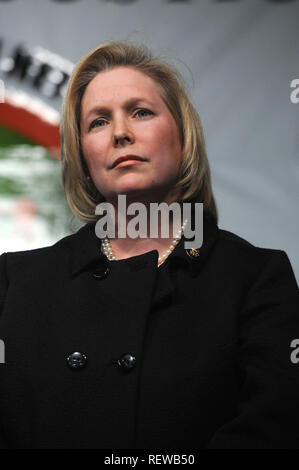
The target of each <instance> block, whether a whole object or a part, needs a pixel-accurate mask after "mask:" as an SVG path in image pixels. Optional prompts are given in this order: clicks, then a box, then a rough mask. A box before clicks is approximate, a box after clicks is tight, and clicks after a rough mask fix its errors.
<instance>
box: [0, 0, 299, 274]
mask: <svg viewBox="0 0 299 470" xmlns="http://www.w3.org/2000/svg"><path fill="white" fill-rule="evenodd" d="M298 19H299V1H297V0H281V1H278V0H275V1H274V0H272V1H271V0H60V1H58V0H39V1H38V2H37V1H36V0H26V1H24V0H0V254H1V253H2V252H4V251H19V250H26V249H32V248H38V247H42V246H48V245H51V244H53V243H55V242H56V241H57V240H59V239H60V238H62V237H63V236H65V235H69V234H71V233H74V232H75V231H76V230H78V228H80V226H82V225H83V223H82V222H80V221H79V220H78V219H76V218H75V217H73V215H72V214H71V212H70V210H69V209H68V207H67V204H66V201H65V197H64V192H63V187H62V183H61V168H60V162H59V112H60V106H61V100H62V97H63V94H64V91H65V86H66V83H67V81H68V78H69V76H70V73H71V71H72V68H73V66H74V64H75V63H76V62H77V61H78V60H79V59H80V58H81V57H82V56H83V55H84V54H86V53H87V52H88V51H89V50H91V49H92V48H94V47H96V46H97V45H98V44H100V43H101V42H105V41H109V40H127V39H128V40H131V41H136V42H142V43H145V44H147V45H148V46H150V48H151V49H152V50H153V52H154V53H158V54H162V55H164V56H165V57H166V58H167V59H168V60H169V62H171V63H172V64H173V65H175V66H176V67H177V68H178V69H179V70H180V71H181V72H182V74H183V75H184V77H185V79H186V82H187V87H188V91H189V94H190V96H191V99H192V102H193V103H194V105H195V107H196V109H197V110H198V112H199V115H200V117H201V120H202V124H203V128H204V132H205V138H206V144H207V151H208V157H209V161H210V165H211V172H212V183H213V190H214V194H215V197H216V201H217V204H218V209H219V227H220V228H222V229H225V230H230V231H232V232H234V233H236V234H237V235H239V236H241V237H243V238H245V239H246V240H248V241H249V242H251V243H253V244H254V245H256V246H260V247H266V248H276V249H282V250H284V251H286V253H287V254H288V256H289V259H290V261H291V263H292V266H293V269H294V272H295V275H296V277H297V282H299V250H298V240H299V218H298V203H299V166H298V162H299V155H298V148H299V145H298V144H299V132H298V131H299V129H298V127H299V126H298V124H299V41H298V40H299V24H298Z"/></svg>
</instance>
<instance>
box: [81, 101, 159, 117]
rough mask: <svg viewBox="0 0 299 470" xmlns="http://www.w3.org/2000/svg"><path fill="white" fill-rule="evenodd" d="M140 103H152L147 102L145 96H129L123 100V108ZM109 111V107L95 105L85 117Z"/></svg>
mask: <svg viewBox="0 0 299 470" xmlns="http://www.w3.org/2000/svg"><path fill="white" fill-rule="evenodd" d="M141 103H148V104H150V105H152V103H151V102H149V101H148V100H147V99H145V98H139V97H134V98H130V99H129V100H127V101H125V103H124V105H123V108H124V109H126V110H128V109H130V108H131V107H132V106H136V105H138V104H141ZM109 113H110V109H109V108H107V107H105V106H95V107H94V108H92V109H91V110H90V111H89V112H88V114H87V117H86V119H89V118H90V117H91V116H93V115H97V114H109Z"/></svg>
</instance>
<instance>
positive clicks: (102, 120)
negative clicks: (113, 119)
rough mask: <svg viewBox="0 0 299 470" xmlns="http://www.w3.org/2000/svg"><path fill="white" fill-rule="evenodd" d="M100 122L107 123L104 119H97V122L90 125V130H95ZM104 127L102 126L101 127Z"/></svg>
mask: <svg viewBox="0 0 299 470" xmlns="http://www.w3.org/2000/svg"><path fill="white" fill-rule="evenodd" d="M99 122H105V121H104V119H96V120H95V121H93V122H92V123H91V124H90V129H93V128H94V127H95V125H96V124H97V123H99ZM100 127H102V126H100Z"/></svg>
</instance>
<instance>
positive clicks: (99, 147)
mask: <svg viewBox="0 0 299 470" xmlns="http://www.w3.org/2000/svg"><path fill="white" fill-rule="evenodd" d="M82 151H83V155H84V157H85V160H86V162H87V163H88V165H89V166H90V167H92V168H96V167H98V166H101V165H102V164H104V155H105V150H104V148H103V143H99V142H98V140H97V139H93V138H90V139H86V140H85V141H83V142H82Z"/></svg>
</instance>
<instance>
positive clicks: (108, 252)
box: [102, 219, 188, 266]
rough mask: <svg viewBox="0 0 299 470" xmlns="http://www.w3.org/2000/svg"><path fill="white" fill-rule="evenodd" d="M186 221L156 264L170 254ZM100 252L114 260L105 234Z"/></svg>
mask: <svg viewBox="0 0 299 470" xmlns="http://www.w3.org/2000/svg"><path fill="white" fill-rule="evenodd" d="M187 222H188V220H187V219H186V220H185V222H184V223H183V225H182V226H181V228H180V229H179V230H178V232H177V234H176V236H175V237H174V239H173V240H172V242H171V244H170V246H169V248H168V250H166V251H165V253H164V254H163V255H162V256H160V258H159V259H158V266H160V265H161V264H162V263H164V261H165V260H166V258H167V257H168V256H169V255H170V253H171V252H172V251H173V250H174V249H175V247H176V245H177V244H178V243H179V241H180V239H181V238H182V235H183V232H184V229H185V227H186V225H187ZM102 252H103V253H104V255H106V256H107V258H108V259H109V260H110V261H113V260H116V256H115V255H114V253H113V251H112V248H111V245H110V242H109V238H108V237H107V236H106V237H105V238H104V240H103V243H102Z"/></svg>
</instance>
